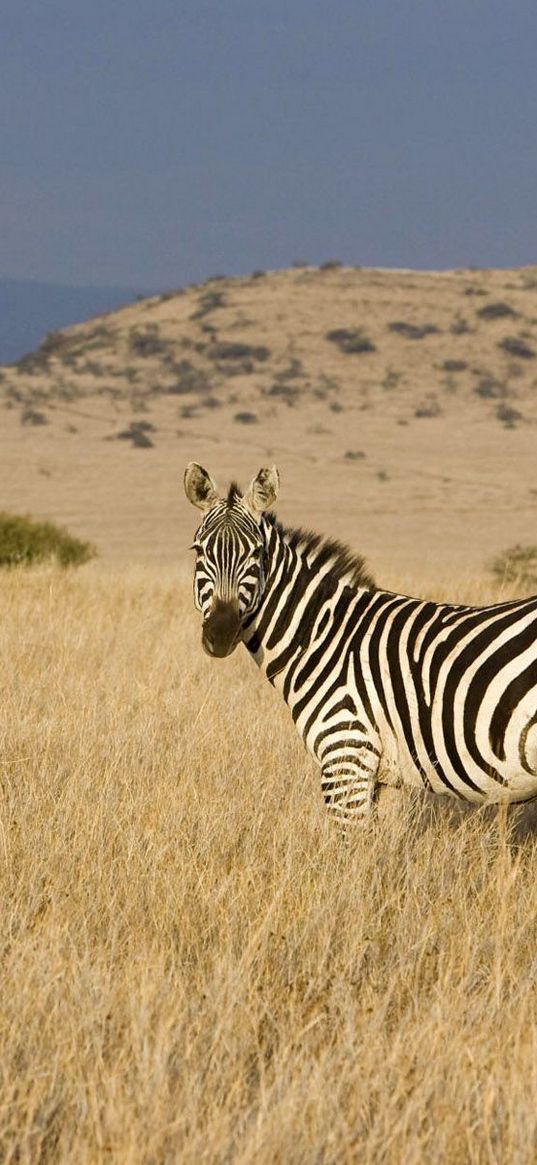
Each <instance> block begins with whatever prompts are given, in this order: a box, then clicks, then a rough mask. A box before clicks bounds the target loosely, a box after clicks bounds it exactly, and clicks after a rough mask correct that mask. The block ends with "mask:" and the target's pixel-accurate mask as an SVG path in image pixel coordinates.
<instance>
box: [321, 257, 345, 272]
mask: <svg viewBox="0 0 537 1165" xmlns="http://www.w3.org/2000/svg"><path fill="white" fill-rule="evenodd" d="M340 267H343V263H342V262H341V259H328V260H327V262H326V263H320V264H319V271H338V270H339V268H340Z"/></svg>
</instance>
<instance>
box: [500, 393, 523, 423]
mask: <svg viewBox="0 0 537 1165" xmlns="http://www.w3.org/2000/svg"><path fill="white" fill-rule="evenodd" d="M496 416H497V418H498V420H499V421H501V422H502V424H504V425H505V427H506V428H507V429H514V428H515V425H516V423H517V421H523V420H524V417H523V416H522V413H520V412H519V411H518V409H515V408H513V406H512V405H508V404H506V403H505V401H503V400H502V401H500V404H499V405H498V407H497V409H496Z"/></svg>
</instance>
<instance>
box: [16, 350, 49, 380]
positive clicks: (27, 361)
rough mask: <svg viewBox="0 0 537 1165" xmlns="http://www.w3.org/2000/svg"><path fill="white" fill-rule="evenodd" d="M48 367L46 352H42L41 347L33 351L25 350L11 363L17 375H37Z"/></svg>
mask: <svg viewBox="0 0 537 1165" xmlns="http://www.w3.org/2000/svg"><path fill="white" fill-rule="evenodd" d="M48 367H49V357H48V353H47V352H43V350H42V349H41V348H37V349H36V351H35V352H27V353H26V354H25V355H24V356H21V357H20V359H19V360H16V361H15V362H14V364H13V368H14V369H15V371H16V372H17V374H18V375H19V376H37V375H38V373H39V372H46V371H47V369H48Z"/></svg>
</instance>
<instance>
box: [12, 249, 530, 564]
mask: <svg viewBox="0 0 537 1165" xmlns="http://www.w3.org/2000/svg"><path fill="white" fill-rule="evenodd" d="M0 402H1V405H2V406H3V407H2V408H1V411H0V418H1V426H0V465H1V471H2V476H1V500H0V506H1V507H2V508H4V509H9V510H17V511H26V512H31V513H32V514H34V515H37V516H47V517H52V518H54V519H56V520H59V521H61V522H64V523H66V524H67V525H68V526H69V527H70V528H72V530H73V531H74V532H76V533H79V534H81V535H85V536H87V537H90V538H91V539H92V540H93V541H94V542H95V543H96V544H97V546H98V548H99V551H100V553H101V554H102V555H103V556H104V557H105V558H107V559H110V560H115V561H116V562H122V561H129V560H130V561H143V560H147V561H173V560H178V559H179V560H181V559H182V555H183V552H184V551H185V548H186V547H187V546H188V544H189V542H190V540H191V534H192V530H193V528H194V524H195V515H194V514H193V513H192V512H191V511H190V508H189V507H188V505H187V503H186V502H185V501H184V499H183V497H182V488H181V478H182V472H183V467H184V464H185V463H186V462H187V461H188V460H190V459H195V460H199V461H201V462H202V463H204V464H206V465H207V466H208V467H209V468H210V469H211V471H212V472H213V473H214V474H215V476H216V477H217V479H218V480H219V481H220V482H221V483H222V484H223V485H224V484H227V482H228V480H229V478H230V477H237V478H238V479H239V481H242V482H246V481H247V480H248V479H249V477H250V476H251V475H252V473H253V472H255V471H256V470H257V469H258V467H259V466H260V464H266V463H267V462H272V461H275V462H276V463H277V464H278V465H279V468H280V471H281V475H282V498H281V506H280V507H279V513H280V516H281V517H282V519H283V520H284V521H289V522H291V523H293V524H301V525H311V526H314V527H315V528H317V529H320V530H323V531H325V532H326V533H331V534H333V535H337V536H339V537H342V538H344V539H346V540H348V541H349V542H351V543H352V544H353V545H354V546H355V547H356V548H359V549H360V550H361V551H362V552H363V553H365V554H366V555H367V556H368V558H369V560H370V562H371V564H372V566H373V567H374V569H375V570H376V571H377V574H379V577H380V576H382V579H383V581H384V582H385V583H386V584H387V585H390V579H391V577H392V575H395V574H398V576H399V577H400V575H401V570H408V571H410V572H413V571H415V570H417V569H419V572H420V575H421V576H422V577H423V576H424V575H431V576H434V575H439V574H443V573H445V571H446V570H449V571H453V570H456V571H457V572H461V571H463V572H470V573H471V572H479V571H480V570H481V569H483V567H484V564H485V563H486V562H487V561H488V560H489V559H490V557H491V555H492V554H494V553H495V552H496V551H497V550H499V549H502V548H504V547H505V546H508V545H512V544H513V543H516V542H521V543H531V542H533V541H535V540H537V539H536V516H537V464H536V458H535V448H536V436H537V429H536V422H537V267H533V268H530V267H527V268H523V269H518V270H512V271H509V270H501V271H493V270H490V271H475V270H474V271H448V272H433V273H419V272H414V271H393V272H392V271H381V270H360V269H358V270H355V269H350V268H343V267H338V266H329V267H328V269H324V270H323V269H321V270H318V269H313V268H307V267H306V268H293V269H291V270H287V271H279V272H274V273H269V274H262V273H256V275H254V276H251V277H248V278H237V279H213V280H209V281H208V282H207V283H206V284H204V285H203V286H197V287H191V288H188V289H186V290H179V291H176V292H167V293H165V294H164V295H161V296H159V297H155V298H152V299H147V300H142V301H140V302H138V303H136V304H133V305H130V306H128V307H126V308H124V309H121V310H119V311H117V312H114V313H111V314H109V315H106V316H101V317H97V318H94V319H91V320H89V321H88V322H87V323H85V324H82V325H77V326H75V327H72V328H69V329H67V330H66V331H64V332H61V333H55V334H54V335H52V336H50V337H48V338H47V340H46V341H45V343H44V344H42V346H41V347H40V348H39V349H38V350H37V351H36V352H35V353H32V354H31V355H29V356H28V357H25V358H23V359H22V360H20V361H19V362H18V364H16V365H13V366H10V367H5V368H3V369H2V370H0Z"/></svg>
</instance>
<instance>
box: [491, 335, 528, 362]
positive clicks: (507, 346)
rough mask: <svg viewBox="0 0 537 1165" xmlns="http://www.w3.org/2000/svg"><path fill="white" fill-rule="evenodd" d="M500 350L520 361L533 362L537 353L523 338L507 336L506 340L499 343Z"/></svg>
mask: <svg viewBox="0 0 537 1165" xmlns="http://www.w3.org/2000/svg"><path fill="white" fill-rule="evenodd" d="M498 348H502V349H503V351H504V352H507V353H508V355H509V356H516V357H517V359H519V360H533V359H534V358H535V351H534V349H533V348H531V347H530V345H529V344H526V341H525V340H524V339H523V338H522V336H506V337H505V339H504V340H499V341H498Z"/></svg>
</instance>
